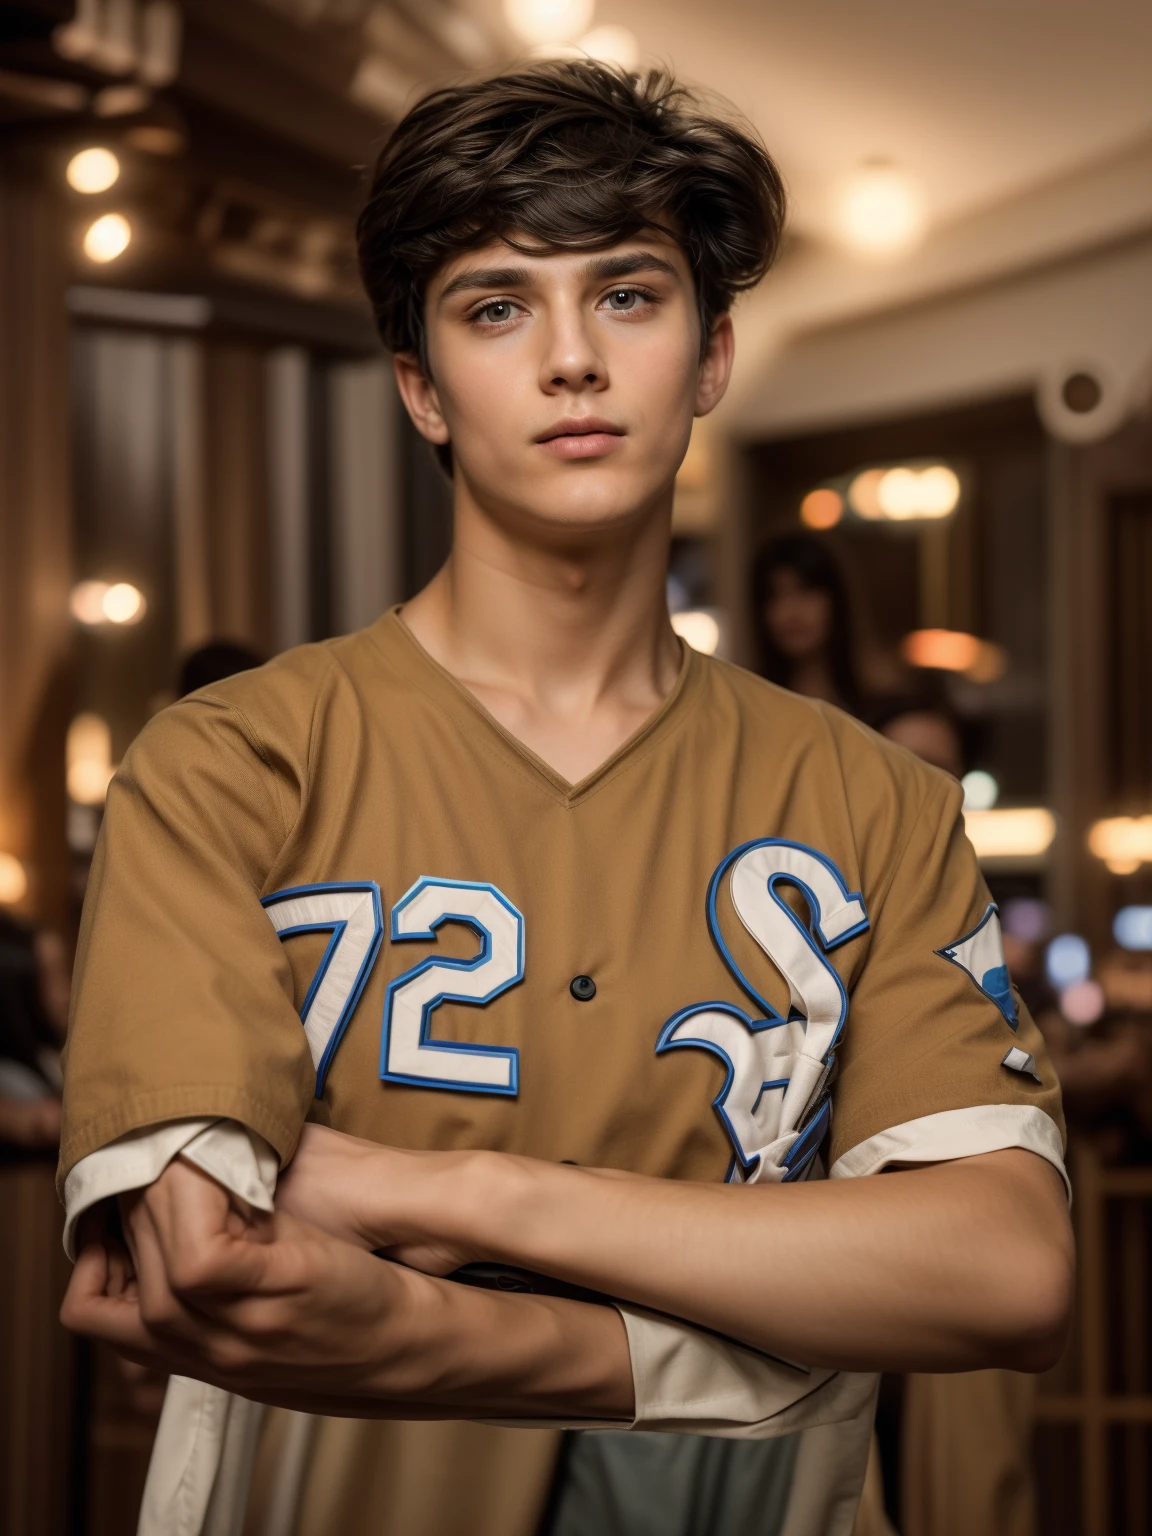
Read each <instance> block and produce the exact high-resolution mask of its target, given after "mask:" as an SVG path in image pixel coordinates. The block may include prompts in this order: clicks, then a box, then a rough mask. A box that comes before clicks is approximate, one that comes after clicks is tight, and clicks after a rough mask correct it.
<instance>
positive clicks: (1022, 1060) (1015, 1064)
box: [1000, 1045, 1041, 1082]
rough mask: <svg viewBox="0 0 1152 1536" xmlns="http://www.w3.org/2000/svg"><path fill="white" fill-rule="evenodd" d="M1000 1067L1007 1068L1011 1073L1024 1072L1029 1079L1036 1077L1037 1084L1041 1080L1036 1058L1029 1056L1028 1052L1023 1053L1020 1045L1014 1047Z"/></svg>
mask: <svg viewBox="0 0 1152 1536" xmlns="http://www.w3.org/2000/svg"><path fill="white" fill-rule="evenodd" d="M1000 1065H1001V1066H1002V1067H1007V1068H1008V1070H1009V1072H1023V1073H1024V1074H1025V1075H1026V1076H1028V1077H1034V1078H1035V1079H1036V1081H1037V1082H1040V1080H1041V1079H1040V1074H1039V1072H1037V1070H1036V1058H1035V1056H1029V1054H1028V1052H1027V1051H1022V1050H1021V1049H1020V1047H1019V1046H1018V1045H1014V1046H1013V1047H1012V1049H1011V1050H1010V1051H1009V1052H1008V1054H1007V1056H1005V1058H1004V1060H1003V1061H1002V1062H1001V1063H1000Z"/></svg>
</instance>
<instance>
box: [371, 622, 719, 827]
mask: <svg viewBox="0 0 1152 1536" xmlns="http://www.w3.org/2000/svg"><path fill="white" fill-rule="evenodd" d="M368 634H369V635H370V636H371V637H372V639H373V640H374V641H375V642H376V644H377V645H378V646H379V648H380V649H381V650H382V651H383V652H384V654H385V655H386V656H387V657H388V659H389V660H390V661H392V662H393V663H394V664H395V665H396V666H397V668H398V670H399V671H401V672H402V673H403V674H404V676H405V677H407V678H408V680H409V681H410V682H413V683H415V684H416V685H417V686H418V687H419V688H420V689H421V691H422V692H424V693H425V694H427V695H428V696H429V697H430V698H432V700H433V701H434V702H435V703H436V704H438V705H439V706H440V707H441V708H442V709H443V710H444V711H445V712H446V713H447V714H449V715H450V716H451V717H452V718H453V719H454V720H456V721H457V722H458V723H459V724H460V725H461V726H462V727H463V728H465V729H469V730H475V729H476V728H477V726H479V727H480V728H481V729H482V730H483V731H484V732H485V734H486V736H487V737H488V739H489V741H490V742H491V744H492V745H493V746H494V747H495V748H496V750H498V751H499V752H500V754H501V756H503V757H504V758H505V759H507V760H510V761H512V762H513V763H515V764H516V765H517V766H518V767H520V768H521V769H522V770H527V771H528V772H529V773H530V774H531V776H532V777H533V778H534V779H536V780H537V781H538V782H542V783H543V784H544V785H545V786H546V787H547V788H548V790H549V791H550V792H551V794H552V795H553V796H554V797H555V798H556V799H558V800H561V801H563V802H564V804H565V805H568V806H575V805H577V804H579V803H580V801H582V800H584V799H586V798H587V797H588V796H589V795H590V794H592V793H593V791H595V790H597V789H600V788H602V787H603V786H604V784H605V783H606V782H607V781H608V780H609V779H611V778H614V777H615V776H616V775H617V774H619V773H623V772H625V771H626V770H627V769H628V768H629V767H631V766H632V765H633V764H634V763H635V762H636V761H637V760H638V759H639V758H641V757H643V756H646V755H647V753H648V752H649V751H652V750H653V749H654V748H655V747H656V746H657V745H658V744H659V743H660V742H661V741H663V740H664V739H665V738H666V737H667V736H668V735H670V734H671V733H672V732H673V731H675V730H677V729H679V726H680V724H681V722H682V721H683V720H685V719H686V718H687V716H688V714H689V713H690V712H691V710H692V708H693V706H694V704H695V702H696V699H697V698H698V696H699V693H700V689H701V687H702V685H703V681H704V671H705V666H706V660H705V658H704V657H703V656H701V655H700V654H699V653H698V652H697V651H694V650H693V649H692V647H691V646H689V645H687V644H686V643H685V642H684V641H683V640H681V641H680V649H681V657H680V670H679V672H678V673H677V675H676V681H675V682H674V683H673V685H672V688H671V690H670V691H669V693H668V695H667V697H666V698H665V699H664V700H663V701H662V702H661V703H660V704H659V705H658V706H657V707H656V709H654V710H653V712H652V713H651V714H650V715H649V716H648V718H647V720H645V721H644V722H643V723H642V724H641V725H640V726H638V727H637V729H636V730H635V731H633V732H632V734H631V736H629V737H628V738H627V739H626V740H625V741H623V742H621V744H620V745H619V746H618V747H617V748H616V750H615V751H614V752H612V753H610V754H609V756H608V757H606V758H605V759H604V761H603V762H602V763H600V764H599V765H598V766H597V767H596V768H594V769H593V770H592V771H591V773H588V774H585V776H584V777H583V778H582V779H580V780H579V781H578V782H577V783H575V784H572V783H570V782H569V781H568V780H567V779H566V778H564V776H563V775H562V774H561V773H558V772H557V770H556V769H555V768H553V767H552V766H551V764H549V763H546V762H545V761H544V759H543V758H542V757H540V756H538V755H537V753H535V752H533V750H532V748H531V747H529V746H526V745H525V743H524V742H522V741H521V740H520V739H519V737H518V736H514V735H513V734H512V732H511V731H509V730H508V729H507V728H506V727H505V726H503V725H501V723H500V721H499V720H497V719H496V717H495V715H493V714H492V712H491V711H490V710H488V709H487V708H485V706H484V705H483V704H482V703H481V702H480V700H479V699H478V698H477V697H476V695H475V694H474V693H473V692H472V691H471V689H470V688H467V687H465V685H464V684H463V683H462V682H461V681H460V680H459V678H457V677H454V676H453V674H452V673H451V672H449V671H448V669H447V667H443V666H441V665H440V663H439V662H438V661H437V660H436V659H435V657H434V656H432V655H431V654H430V653H429V652H428V651H426V650H425V649H424V647H423V646H422V645H421V644H420V642H419V640H417V638H416V636H415V635H414V634H413V633H412V631H411V630H410V629H409V628H408V626H407V624H405V623H404V621H403V619H402V618H401V617H400V605H397V606H396V607H394V608H389V609H388V610H387V612H386V613H383V614H381V616H380V618H379V619H377V620H376V622H375V623H374V624H372V625H371V626H370V627H369V630H368ZM397 653H399V654H397Z"/></svg>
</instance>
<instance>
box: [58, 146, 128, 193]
mask: <svg viewBox="0 0 1152 1536" xmlns="http://www.w3.org/2000/svg"><path fill="white" fill-rule="evenodd" d="M64 175H65V177H66V178H67V181H68V185H69V186H70V187H71V188H72V190H73V192H83V193H85V195H91V194H92V193H95V192H107V190H108V188H109V187H114V186H115V185H116V183H117V181H119V179H120V162H119V160H117V158H116V156H115V155H114V154H113V153H112V151H111V150H110V149H101V148H99V147H98V146H96V145H94V146H93V147H92V148H91V149H82V150H80V152H79V153H78V154H75V155H73V156H72V158H71V160H69V162H68V165H67V168H66V169H65V171H64Z"/></svg>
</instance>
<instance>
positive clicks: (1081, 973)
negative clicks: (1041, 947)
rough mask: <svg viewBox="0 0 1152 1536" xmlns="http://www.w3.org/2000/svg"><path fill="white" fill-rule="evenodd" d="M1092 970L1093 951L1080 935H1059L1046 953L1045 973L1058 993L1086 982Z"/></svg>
mask: <svg viewBox="0 0 1152 1536" xmlns="http://www.w3.org/2000/svg"><path fill="white" fill-rule="evenodd" d="M1091 969H1092V951H1091V950H1090V949H1089V948H1088V940H1087V939H1085V938H1083V937H1082V936H1081V935H1080V934H1078V933H1058V934H1057V935H1056V937H1055V938H1054V939H1053V940H1052V941H1051V943H1050V944H1049V945H1048V948H1047V949H1046V950H1045V951H1044V973H1045V975H1046V976H1047V977H1048V980H1049V982H1050V983H1051V985H1052V986H1053V987H1055V988H1056V990H1057V991H1058V992H1059V991H1062V990H1063V989H1064V988H1065V987H1074V986H1076V985H1077V983H1078V982H1081V981H1086V980H1087V979H1088V973H1089V971H1091Z"/></svg>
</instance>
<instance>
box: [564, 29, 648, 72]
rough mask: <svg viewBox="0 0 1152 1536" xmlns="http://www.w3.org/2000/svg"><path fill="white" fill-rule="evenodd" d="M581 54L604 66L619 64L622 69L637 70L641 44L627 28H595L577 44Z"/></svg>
mask: <svg viewBox="0 0 1152 1536" xmlns="http://www.w3.org/2000/svg"><path fill="white" fill-rule="evenodd" d="M576 46H577V47H578V48H579V50H580V52H581V53H586V54H587V55H588V57H589V58H590V59H599V60H600V62H601V63H602V64H618V65H619V66H620V68H621V69H635V68H636V62H637V60H638V59H639V57H640V44H639V43H638V42H637V41H636V35H635V33H633V32H629V30H628V28H627V27H611V26H605V27H593V28H592V30H591V32H587V33H585V35H584V36H583V37H582V38H581V39H580V41H579V42H578V43H577V44H576Z"/></svg>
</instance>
